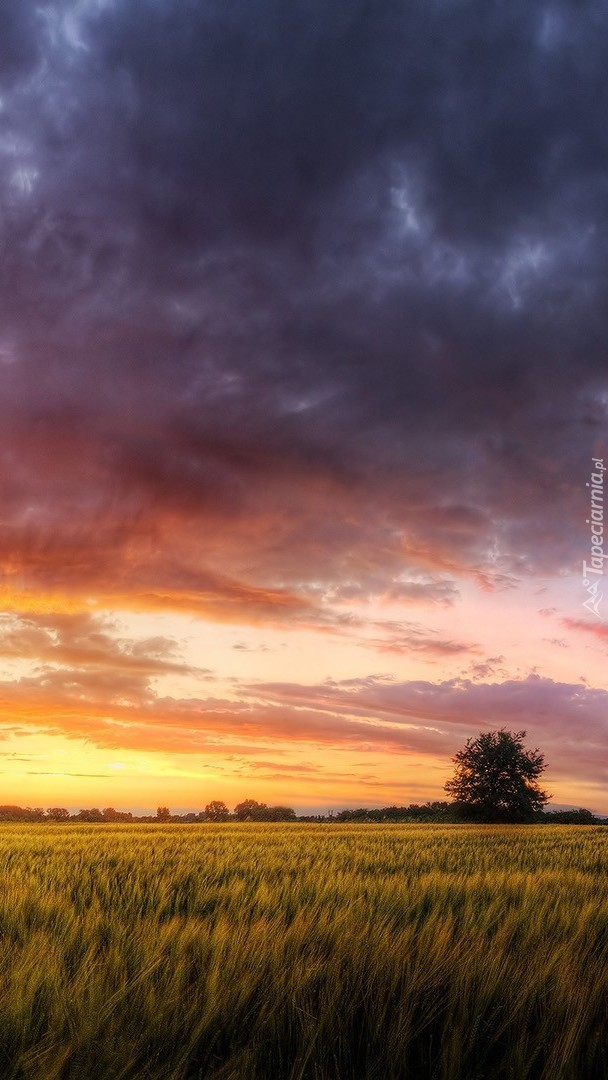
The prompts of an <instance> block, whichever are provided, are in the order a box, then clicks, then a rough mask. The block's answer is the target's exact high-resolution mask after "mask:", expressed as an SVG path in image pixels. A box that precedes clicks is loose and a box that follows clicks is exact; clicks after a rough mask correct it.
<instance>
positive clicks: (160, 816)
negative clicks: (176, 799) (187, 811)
mask: <svg viewBox="0 0 608 1080" xmlns="http://www.w3.org/2000/svg"><path fill="white" fill-rule="evenodd" d="M156 820H157V821H170V820H171V811H170V810H169V807H168V806H159V807H158V810H157V811H156Z"/></svg>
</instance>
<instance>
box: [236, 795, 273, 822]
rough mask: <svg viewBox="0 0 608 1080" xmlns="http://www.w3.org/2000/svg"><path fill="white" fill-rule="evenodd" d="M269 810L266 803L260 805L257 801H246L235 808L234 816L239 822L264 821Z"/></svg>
mask: <svg viewBox="0 0 608 1080" xmlns="http://www.w3.org/2000/svg"><path fill="white" fill-rule="evenodd" d="M267 810H268V807H267V805H266V803H259V802H257V800H256V799H245V800H244V801H243V802H240V803H238V805H237V806H235V808H234V816H235V818H236V820H237V821H263V820H264V814H265V812H266V811H267Z"/></svg>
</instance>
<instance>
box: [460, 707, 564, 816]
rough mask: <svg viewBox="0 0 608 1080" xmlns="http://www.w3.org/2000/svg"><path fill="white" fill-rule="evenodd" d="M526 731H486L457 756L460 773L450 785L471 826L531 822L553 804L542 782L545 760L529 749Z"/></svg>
mask: <svg viewBox="0 0 608 1080" xmlns="http://www.w3.org/2000/svg"><path fill="white" fill-rule="evenodd" d="M525 737H526V732H525V731H515V732H511V731H505V729H504V728H501V730H500V731H485V732H481V733H480V734H479V735H478V736H477V738H476V739H468V740H467V743H466V746H465V747H464V749H463V750H459V751H458V753H457V754H456V756H455V758H454V759H453V760H454V763H455V765H456V770H455V773H454V776H453V778H452V779H451V780H448V782H447V784H446V785H445V790H446V791H447V793H448V795H451V796H452V798H453V799H455V800H456V802H457V804H458V810H459V811H460V812H461V813H462V815H463V817H466V818H468V819H470V820H472V821H485V822H527V821H533V820H534V817H535V814H537V813H538V811H539V810H542V808H543V806H544V805H545V803H546V802H547V801H548V800H549V799H550V798H551V796H550V795H547V794H546V792H544V791H541V789H540V788H539V786H538V783H537V780H538V778H539V777H540V775H541V773H542V772H543V771H544V770H545V769H546V764H545V760H544V756H543V754H541V753H539V751H538V748H537V749H535V750H525V749H524V743H523V741H524V739H525Z"/></svg>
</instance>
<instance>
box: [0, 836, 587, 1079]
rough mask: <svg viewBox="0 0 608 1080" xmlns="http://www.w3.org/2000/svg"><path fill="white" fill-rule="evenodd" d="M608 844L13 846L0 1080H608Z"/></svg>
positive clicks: (200, 841)
mask: <svg viewBox="0 0 608 1080" xmlns="http://www.w3.org/2000/svg"><path fill="white" fill-rule="evenodd" d="M607 871H608V829H604V828H602V827H589V828H577V827H567V826H563V827H560V826H547V827H543V826H537V827H533V826H532V827H492V826H477V827H475V826H432V825H419V826H416V825H409V826H404V825H378V826H375V825H372V826H365V825H360V826H344V827H343V826H338V825H327V824H326V825H312V824H307V825H259V824H246V825H235V824H228V825H218V826H214V825H193V826H145V825H139V826H138V825H135V826H128V825H127V826H124V825H116V826H109V825H108V826H86V825H85V826H79V825H65V826H53V825H39V826H38V825H33V826H32V825H20V826H11V825H5V826H2V827H1V828H0V885H1V888H0V931H1V946H2V947H1V954H0V994H1V1005H0V1076H2V1078H3V1080H9V1078H11V1077H18V1078H24V1080H25V1078H27V1080H55V1078H68V1077H69V1078H70V1080H72V1078H73V1080H77V1078H78V1080H86V1078H88V1077H91V1078H100V1080H101V1078H107V1080H110V1078H112V1080H117V1078H120V1077H124V1078H126V1077H133V1078H135V1077H137V1078H141V1080H199V1078H213V1080H254V1078H255V1080H273V1078H277V1080H280V1078H285V1080H287V1078H289V1080H304V1078H309V1080H342V1078H344V1080H372V1078H373V1080H401V1078H408V1080H409V1078H412V1080H419V1078H420V1080H423V1078H427V1077H428V1078H437V1080H456V1078H458V1080H476V1078H478V1080H481V1078H486V1080H494V1078H499V1077H505V1078H511V1080H525V1078H532V1077H534V1078H543V1080H544V1078H546V1080H549V1078H551V1080H560V1078H564V1080H565V1078H572V1080H584V1078H587V1077H588V1078H590V1080H595V1078H601V1077H608V1055H607V1048H606V1041H607V1030H608V1021H607V1016H608V1005H607V1000H608V999H607V991H608V876H607Z"/></svg>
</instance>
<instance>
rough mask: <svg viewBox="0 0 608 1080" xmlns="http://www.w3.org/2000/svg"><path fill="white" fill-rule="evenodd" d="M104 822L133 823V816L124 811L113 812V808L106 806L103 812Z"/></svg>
mask: <svg viewBox="0 0 608 1080" xmlns="http://www.w3.org/2000/svg"><path fill="white" fill-rule="evenodd" d="M103 820H104V821H133V814H131V813H130V812H129V811H126V810H115V809H114V807H113V806H107V807H106V809H105V810H104V811H103Z"/></svg>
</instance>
